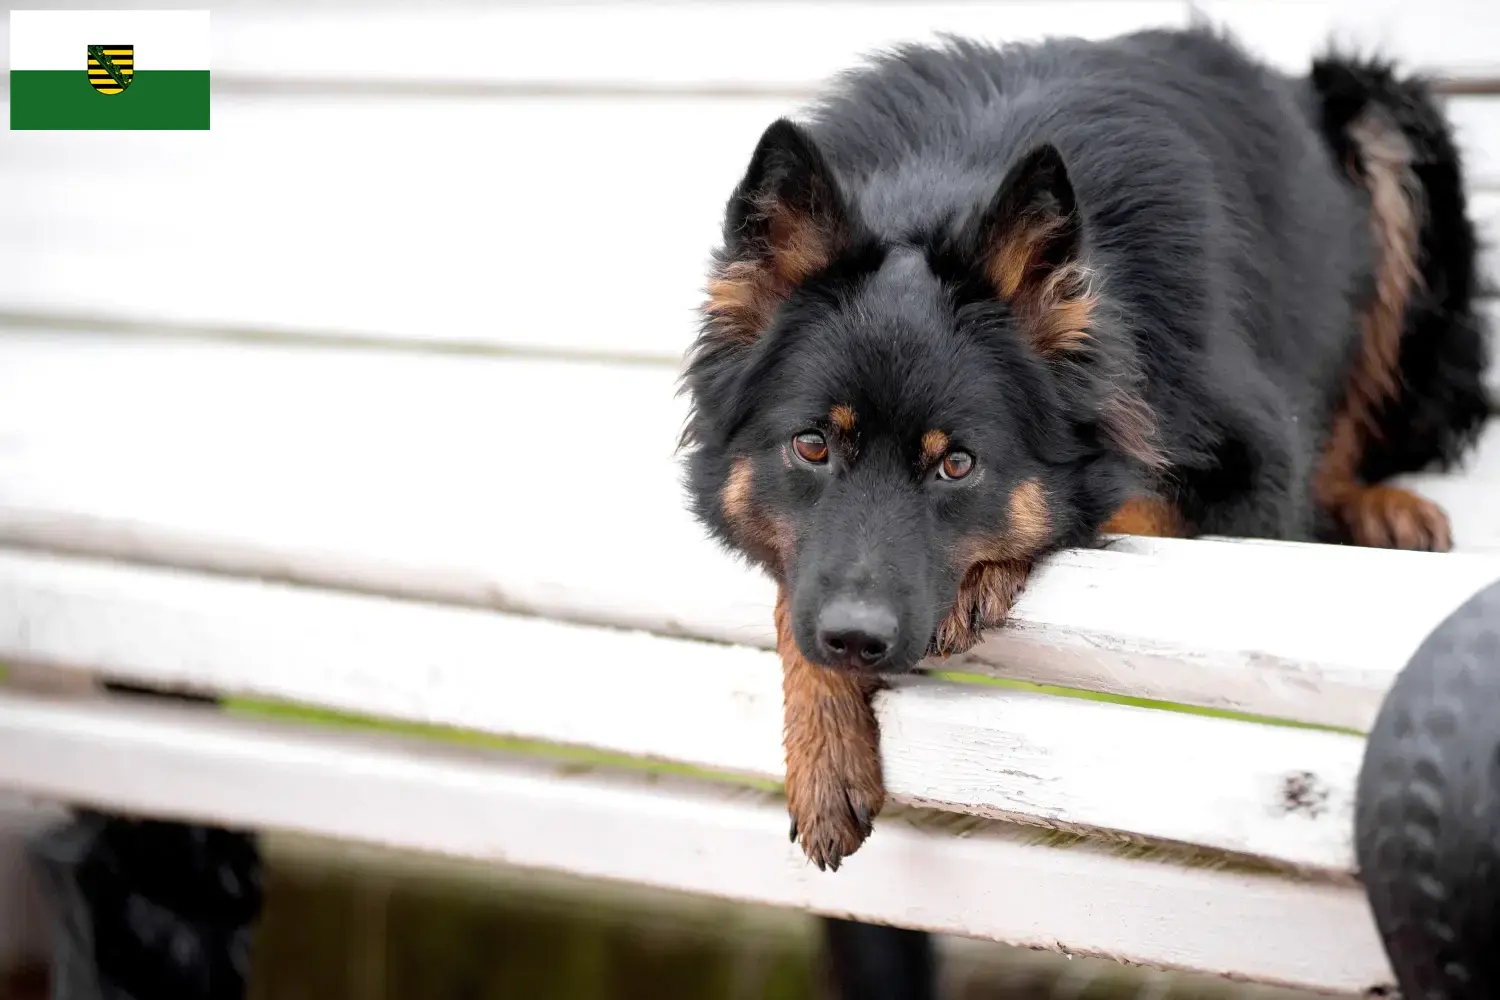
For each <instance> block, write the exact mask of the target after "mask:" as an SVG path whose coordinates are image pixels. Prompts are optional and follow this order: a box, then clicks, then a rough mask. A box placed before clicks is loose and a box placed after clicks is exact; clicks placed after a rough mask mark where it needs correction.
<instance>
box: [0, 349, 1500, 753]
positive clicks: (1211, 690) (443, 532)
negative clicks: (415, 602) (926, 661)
mask: <svg viewBox="0 0 1500 1000" xmlns="http://www.w3.org/2000/svg"><path fill="white" fill-rule="evenodd" d="M673 389H674V380H673V376H672V373H671V372H670V371H667V370H664V369H656V368H650V367H633V368H632V367H621V366H607V365H585V364H564V363H557V362H539V361H520V360H515V359H496V358H465V357H453V356H441V355H423V354H401V353H396V354H388V353H386V352H382V351H377V350H366V351H348V350H334V349H318V348H301V349H287V348H273V347H252V346H245V345H233V346H230V345H221V344H198V343H190V342H182V341H177V342H171V341H167V342H163V341H152V340H148V339H136V338H123V339H122V338H110V337H98V338H93V337H87V336H83V335H70V336H66V337H61V338H53V337H47V336H40V335H38V336H31V335H22V334H18V333H11V334H8V335H5V336H3V337H0V540H9V541H11V542H17V543H22V544H26V545H40V546H44V547H56V548H63V549H71V550H74V551H79V552H85V553H99V554H109V555H119V556H124V557H127V558H133V559H140V560H145V561H157V562H164V563H170V564H177V565H182V566H188V567H201V568H212V569H219V570H224V571H228V572H234V573H243V574H251V575H263V576H269V577H273V578H284V579H292V580H300V581H306V582H311V583H318V584H324V585H331V586H337V587H352V588H356V589H364V590H374V591H382V592H387V593H392V594H402V595H412V596H420V597H424V598H435V599H439V600H446V601H455V602H462V603H468V604H477V605H483V606H486V607H494V608H500V609H508V610H518V611H526V612H531V613H536V614H541V615H545V616H548V617H555V618H564V619H572V620H578V621H585V622H592V623H600V624H609V625H621V626H626V627H631V628H645V629H650V630H652V631H658V632H666V633H673V634H684V635H691V636H698V637H703V638H713V639H728V640H731V641H735V642H748V643H752V644H758V645H769V643H770V639H771V635H770V622H771V615H770V604H771V598H772V594H771V587H770V584H769V583H768V582H767V581H766V580H764V579H763V578H761V577H760V576H758V575H756V574H754V573H752V572H751V571H749V570H747V569H744V568H742V567H740V566H738V565H736V564H735V563H734V562H733V561H732V560H730V559H729V558H727V557H726V556H725V555H724V554H723V553H722V552H720V551H719V550H718V549H716V548H715V547H714V546H713V545H711V544H710V543H709V542H708V541H707V540H706V539H705V538H704V536H703V533H702V531H701V529H700V528H699V527H698V526H697V525H696V524H695V523H694V522H693V521H692V520H691V518H690V517H689V515H688V514H687V513H686V511H685V510H684V508H683V498H682V494H681V490H680V487H679V485H678V475H679V468H678V465H677V462H676V459H675V457H674V454H673V450H674V446H675V441H676V434H677V431H678V429H679V428H680V426H681V422H682V417H683V411H682V400H681V399H679V398H676V397H674V395H673ZM579 400H587V401H588V405H586V406H580V405H578V401H579ZM601 414H608V418H607V419H601V416H600V415H601ZM532 428H545V429H546V431H547V437H546V440H547V442H548V445H547V446H548V447H549V448H550V447H553V446H554V445H555V443H556V442H587V443H588V447H589V469H588V479H589V483H590V484H591V485H590V488H586V489H579V488H576V486H575V484H572V483H569V484H567V485H566V486H557V485H556V484H552V483H550V482H549V480H548V479H547V478H546V477H545V476H540V477H539V476H538V474H537V468H536V465H535V461H534V460H533V456H532V455H530V454H528V453H526V452H525V451H524V449H522V448H520V445H519V444H518V443H519V442H525V441H527V440H530V439H531V429H532ZM604 498H607V499H604ZM1455 513H1456V514H1462V516H1475V517H1484V518H1486V519H1488V520H1487V523H1488V522H1492V521H1493V514H1492V513H1490V512H1488V511H1485V510H1482V509H1480V508H1479V505H1470V506H1469V507H1466V508H1465V510H1464V511H1463V512H1458V511H1456V512H1455ZM1457 530H1458V532H1459V533H1460V537H1464V533H1465V532H1467V531H1469V530H1470V529H1469V528H1468V527H1466V525H1465V523H1464V522H1462V521H1460V522H1459V523H1458V525H1457ZM1497 577H1500V561H1497V560H1496V559H1494V558H1487V557H1483V556H1479V555H1468V556H1465V555H1453V556H1431V555H1426V554H1419V553H1391V552H1374V551H1360V550H1354V549H1342V548H1333V547H1323V546H1286V547H1284V548H1280V549H1276V550H1274V551H1261V550H1255V551H1251V550H1250V549H1247V548H1245V547H1242V546H1241V547H1237V546H1233V545H1226V544H1223V543H1204V542H1171V541H1155V542H1134V543H1130V544H1125V545H1120V546H1117V547H1115V548H1114V549H1110V550H1104V551H1091V552H1070V553H1066V554H1063V555H1061V556H1059V557H1057V558H1055V559H1054V560H1052V561H1051V562H1050V563H1049V564H1048V565H1047V566H1046V567H1045V568H1044V569H1043V570H1042V572H1040V573H1039V574H1038V575H1037V576H1036V578H1035V580H1034V583H1033V585H1032V586H1031V588H1030V589H1029V590H1028V593H1027V596H1026V597H1025V598H1024V599H1023V600H1022V601H1021V602H1020V604H1019V605H1018V607H1017V609H1016V613H1015V623H1016V627H1014V628H1012V629H1009V630H1006V631H1003V632H1001V633H1000V634H998V635H997V636H996V637H994V638H992V639H990V640H988V641H987V642H986V643H985V644H984V645H983V646H981V647H980V648H979V649H978V650H976V651H975V653H974V654H972V655H971V656H970V657H967V658H963V659H960V660H956V661H954V662H953V663H952V664H950V665H952V666H955V667H958V668H962V669H974V670H983V671H988V672H998V673H1003V674H1005V675H1007V676H1013V677H1019V678H1023V679H1028V680H1038V681H1045V682H1052V683H1062V684H1068V685H1073V686H1079V687H1088V688H1097V689H1099V690H1104V691H1109V692H1114V693H1121V694H1131V695H1138V696H1142V697H1151V698H1161V699H1163V700H1177V701H1182V702H1185V703H1189V704H1207V705H1211V706H1215V707H1222V708H1230V709H1236V710H1240V711H1246V712H1255V713H1259V714H1264V715H1272V716H1278V717H1286V718H1296V719H1302V720H1305V721H1312V722H1321V723H1327V724H1330V725H1339V726H1347V727H1354V728H1359V727H1363V726H1365V725H1367V724H1368V723H1369V722H1370V720H1371V719H1372V718H1373V715H1374V712H1375V710H1376V708H1377V707H1378V704H1379V699H1380V696H1381V694H1382V693H1383V692H1384V690H1385V689H1386V686H1387V685H1388V684H1389V682H1390V679H1391V677H1392V676H1393V675H1394V672H1395V671H1396V670H1398V669H1399V668H1400V667H1401V666H1402V665H1403V664H1404V662H1405V660H1406V657H1407V656H1408V655H1409V654H1410V653H1411V652H1412V651H1413V650H1414V649H1415V648H1416V646H1417V644H1418V643H1419V642H1420V641H1421V640H1422V638H1423V637H1424V636H1425V635H1426V634H1427V632H1428V630H1429V629H1430V628H1431V627H1432V626H1433V625H1434V624H1435V623H1436V622H1437V621H1439V620H1440V619H1441V618H1442V617H1444V616H1445V615H1446V613H1447V612H1448V611H1449V610H1451V609H1452V608H1453V607H1455V606H1456V605H1457V604H1458V603H1460V602H1461V601H1462V600H1463V599H1465V598H1466V597H1467V596H1468V595H1470V594H1471V593H1473V592H1474V591H1475V590H1477V589H1478V588H1479V587H1480V586H1482V585H1483V584H1485V583H1487V582H1489V581H1490V580H1493V579H1495V578H1497ZM1206 580H1208V581H1213V586H1211V587H1209V586H1205V581H1206ZM1372 622H1374V623H1377V624H1376V625H1373V626H1372V625H1371V623H1372Z"/></svg>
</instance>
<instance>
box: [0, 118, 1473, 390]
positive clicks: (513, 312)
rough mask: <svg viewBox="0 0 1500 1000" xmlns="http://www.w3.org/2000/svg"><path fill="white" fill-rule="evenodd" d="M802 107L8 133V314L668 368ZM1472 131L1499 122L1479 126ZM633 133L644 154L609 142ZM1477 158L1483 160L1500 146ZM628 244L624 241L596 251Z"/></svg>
mask: <svg viewBox="0 0 1500 1000" xmlns="http://www.w3.org/2000/svg"><path fill="white" fill-rule="evenodd" d="M795 104H796V102H795V101H794V100H790V99H771V98H760V99H749V100H732V101H731V100H704V99H692V98H683V97H656V98H649V99H645V98H643V99H639V100H630V101H621V100H612V99H607V98H595V99H591V100H554V99H546V98H538V97H533V98H529V99H521V98H517V99H507V100H488V101H487V100H480V99H477V98H456V97H448V98H443V99H382V98H379V97H362V96H350V95H344V96H330V95H302V96H298V97H297V98H296V99H291V98H287V97H277V96H266V95H259V96H258V95H254V94H244V93H237V92H230V93H226V94H222V95H219V96H217V97H216V98H215V105H214V120H215V128H214V129H213V131H211V132H208V133H198V132H176V133H174V132H137V133H119V134H113V133H111V134H110V138H109V139H108V142H109V153H110V155H109V157H107V158H106V157H103V156H101V155H100V154H101V150H102V147H101V146H100V145H99V143H101V142H104V141H106V140H104V139H102V138H100V136H101V135H103V134H104V133H90V132H18V133H16V134H15V135H14V136H11V137H10V138H9V140H8V145H7V154H6V156H5V157H4V158H3V160H0V189H3V190H9V191H17V192H18V191H25V192H26V197H24V198H19V197H12V198H6V199H0V318H4V316H5V315H7V314H9V315H11V316H12V317H14V314H16V313H18V312H19V313H23V314H28V315H32V316H39V317H44V318H46V317H63V318H69V317H72V318H75V319H76V318H77V317H85V318H87V317H93V318H95V319H99V318H107V319H108V320H110V321H120V320H123V321H129V322H139V323H146V324H162V323H164V324H180V325H185V326H188V327H208V328H213V329H224V330H231V331H246V332H249V333H253V334H260V333H273V334H274V333H276V332H278V331H292V332H306V333H312V334H318V335H321V336H330V337H339V336H346V337H349V338H360V337H365V338H369V337H376V338H391V339H398V340H402V341H406V342H411V343H420V344H434V345H441V344H466V345H488V346H496V347H499V346H504V345H512V346H520V347H526V348H529V349H532V350H540V351H546V352H559V351H591V352H596V353H598V354H601V355H607V356H613V355H621V354H623V355H632V356H636V355H644V356H648V357H651V358H655V359H658V360H660V361H662V362H664V363H667V364H676V363H677V362H678V360H679V359H680V357H681V355H682V352H683V350H684V349H685V348H686V347H687V346H688V344H689V343H690V342H691V339H692V336H693V334H694V332H695V329H696V325H695V320H694V314H693V310H694V309H695V308H696V307H697V305H698V304H699V303H700V301H701V298H702V295H701V288H702V285H703V281H704V269H705V262H706V261H707V259H708V254H709V251H710V249H711V248H712V247H713V245H714V244H715V242H716V241H717V238H718V232H717V230H718V225H719V217H720V214H721V212H722V209H723V205H724V199H725V198H726V197H727V196H728V193H729V191H730V190H731V188H732V187H733V185H734V184H735V182H736V181H737V180H738V179H739V176H740V173H741V171H743V169H744V167H745V164H746V162H747V161H748V158H749V155H750V153H751V150H752V148H753V146H754V143H755V140H756V138H757V137H758V136H759V134H760V132H761V130H762V129H763V128H764V127H765V125H766V124H768V123H769V122H770V121H771V120H772V119H773V118H774V117H775V116H776V115H778V114H780V113H782V112H784V111H787V110H790V109H791V108H793V107H794V106H795ZM1484 106H1485V108H1486V109H1490V108H1500V100H1494V99H1484ZM1485 114H1486V117H1484V118H1483V119H1482V122H1481V124H1483V123H1488V122H1490V121H1491V117H1492V115H1491V112H1490V111H1486V113H1485ZM476 120H482V121H483V122H484V123H485V125H484V127H483V128H476V127H475V122H476ZM1495 131H1497V132H1500V129H1496V130H1495ZM392 135H400V136H402V141H401V142H399V143H391V142H389V141H388V140H389V137H390V136H392ZM535 135H546V136H547V137H548V139H547V143H546V147H545V150H546V151H545V154H544V155H532V156H506V157H505V158H504V159H503V162H498V163H497V162H496V157H497V154H498V153H500V152H501V151H503V150H504V148H505V143H506V140H504V139H502V138H497V137H506V136H535ZM1465 135H1466V136H1467V135H1472V136H1475V137H1477V138H1478V139H1480V140H1481V141H1486V142H1487V141H1489V139H1490V137H1491V132H1489V131H1486V130H1484V129H1482V128H1481V129H1476V128H1474V127H1472V122H1471V123H1470V127H1466V131H1465ZM1494 138H1495V139H1496V140H1497V141H1500V135H1496V136H1494ZM641 143H647V144H649V146H650V148H651V150H652V155H650V156H643V155H636V154H635V153H632V155H629V156H622V155H618V154H619V153H620V152H622V151H625V150H632V151H634V150H635V149H636V148H637V146H638V145H639V144H641ZM372 146H378V147H379V148H380V149H381V155H380V156H379V157H375V158H371V157H369V156H367V155H365V153H364V151H366V150H368V149H370V148H371V147H372ZM276 149H296V150H297V151H298V154H297V155H296V156H268V155H267V151H268V150H276ZM1487 153H1488V157H1489V158H1488V159H1487V158H1484V157H1481V158H1480V159H1479V160H1478V161H1477V163H1478V166H1480V167H1484V166H1485V165H1486V164H1488V163H1491V162H1496V161H1500V148H1496V149H1493V150H1488V151H1487ZM601 158H603V159H604V160H607V161H608V162H609V170H608V180H607V183H606V186H605V187H603V188H601V187H600V174H599V170H600V167H599V164H600V163H601ZM106 164H107V165H106ZM1494 174H1495V177H1496V179H1497V180H1500V168H1497V169H1496V170H1495V171H1494ZM434 177H441V178H442V180H441V182H438V183H434V182H433V178H434ZM607 191H615V192H619V191H629V192H631V195H630V197H629V198H625V199H620V198H611V197H607V196H605V194H604V192H607ZM1474 212H1475V214H1476V216H1477V217H1478V218H1480V219H1481V220H1483V222H1484V225H1485V228H1486V232H1487V233H1488V243H1489V245H1495V244H1500V193H1495V192H1482V193H1480V194H1478V195H1476V197H1475V199H1474ZM101 218H120V219H126V218H128V219H129V220H130V222H129V224H128V239H129V242H130V253H129V254H124V255H122V254H120V253H119V252H118V251H117V248H114V247H112V246H104V245H101V244H100V243H99V241H98V239H97V223H98V220H99V219H101ZM205 219H212V220H213V224H212V225H211V226H205V224H204V220H205ZM620 241H625V242H628V244H629V245H630V247H631V251H630V252H629V253H625V254H621V253H610V252H608V251H607V250H605V248H606V247H608V246H611V245H617V244H618V243H619V242H620ZM601 254H607V256H608V264H607V266H606V265H603V264H602V263H601V262H600V260H599V257H600V255H601ZM1490 262H1491V273H1497V269H1496V268H1494V267H1493V262H1494V259H1493V257H1491V258H1490ZM580 289H584V290H585V291H586V295H585V296H584V297H583V298H582V299H580V297H579V294H580ZM1497 377H1500V376H1497Z"/></svg>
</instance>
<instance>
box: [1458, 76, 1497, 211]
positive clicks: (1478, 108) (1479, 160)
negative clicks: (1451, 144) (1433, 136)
mask: <svg viewBox="0 0 1500 1000" xmlns="http://www.w3.org/2000/svg"><path fill="white" fill-rule="evenodd" d="M1444 108H1445V110H1446V112H1447V115H1448V119H1449V121H1450V122H1452V124H1453V133H1454V137H1455V138H1456V139H1457V141H1458V148H1459V150H1460V151H1461V152H1462V153H1463V158H1464V176H1465V178H1466V179H1467V181H1468V183H1469V187H1470V188H1471V189H1472V190H1485V191H1493V190H1496V189H1500V96H1484V97H1477V96H1453V97H1449V98H1447V99H1446V100H1445V101H1444Z"/></svg>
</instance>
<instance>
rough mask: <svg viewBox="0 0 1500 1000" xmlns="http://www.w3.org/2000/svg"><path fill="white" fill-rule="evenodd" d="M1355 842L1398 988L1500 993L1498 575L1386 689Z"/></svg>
mask: <svg viewBox="0 0 1500 1000" xmlns="http://www.w3.org/2000/svg"><path fill="white" fill-rule="evenodd" d="M1355 848H1356V853H1357V855H1358V859H1359V866H1360V871H1361V873H1362V877H1363V879H1364V884H1365V888H1366V891H1367V892H1368V893H1369V897H1370V905H1371V908H1372V909H1373V910H1374V913H1375V922H1376V925H1377V927H1378V928H1379V930H1380V934H1381V937H1382V939H1383V941H1384V943H1385V948H1386V952H1387V954H1389V956H1390V959H1391V964H1392V966H1393V968H1394V969H1395V972H1396V980H1397V983H1398V984H1399V986H1400V989H1401V992H1402V995H1404V996H1406V997H1409V998H1411V1000H1418V998H1420V1000H1494V998H1495V997H1500V583H1497V584H1494V585H1492V586H1490V587H1488V588H1486V589H1485V590H1483V591H1481V592H1480V593H1478V594H1476V595H1475V596H1474V597H1472V598H1470V599H1469V601H1468V602H1467V603H1465V604H1464V605H1463V606H1462V607H1460V608H1459V609H1458V610H1457V611H1455V612H1454V613H1453V614H1452V615H1451V616H1449V618H1448V619H1447V620H1445V621H1444V622H1443V623H1442V624H1441V625H1439V626H1438V628H1437V629H1436V630H1434V631H1433V633H1432V634H1431V635H1430V636H1428V638H1427V640H1426V641H1425V642H1424V643H1422V645H1421V647H1420V648H1418V650H1417V652H1416V653H1415V654H1414V655H1413V656H1412V658H1411V661H1410V662H1409V663H1408V664H1407V666H1406V668H1405V669H1404V670H1403V671H1402V672H1401V676H1400V677H1399V678H1397V680H1396V684H1395V686H1394V687H1393V688H1392V689H1391V692H1390V694H1388V695H1387V696H1386V700H1385V704H1384V705H1383V706H1382V707H1381V710H1380V715H1379V717H1378V718H1377V720H1376V722H1375V727H1374V729H1373V731H1372V732H1371V733H1370V741H1369V746H1368V748H1367V749H1366V751H1365V759H1364V764H1363V767H1362V768H1361V771H1360V776H1359V788H1358V792H1357V798H1356V810H1355Z"/></svg>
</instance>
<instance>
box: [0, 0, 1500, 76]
mask: <svg viewBox="0 0 1500 1000" xmlns="http://www.w3.org/2000/svg"><path fill="white" fill-rule="evenodd" d="M44 6H45V5H44ZM1194 7H1196V8H1198V9H1199V10H1200V11H1203V12H1204V13H1206V14H1207V15H1208V16H1210V17H1212V18H1213V19H1214V20H1215V21H1217V22H1218V23H1221V24H1227V25H1229V26H1230V27H1232V28H1233V29H1235V30H1236V31H1238V32H1240V33H1242V34H1244V35H1245V36H1246V38H1247V40H1249V41H1250V42H1251V43H1252V44H1253V46H1254V47H1256V48H1257V49H1260V50H1263V51H1266V52H1267V53H1268V54H1269V55H1270V56H1271V57H1274V58H1275V59H1277V60H1278V61H1280V62H1282V63H1284V64H1285V65H1287V66H1288V67H1289V68H1296V69H1300V68H1302V67H1303V66H1305V65H1306V61H1307V59H1308V57H1309V56H1310V54H1311V53H1313V52H1315V51H1317V50H1318V49H1319V48H1320V47H1321V46H1322V45H1323V44H1324V42H1325V40H1326V39H1327V38H1329V37H1330V36H1332V37H1339V38H1342V39H1345V40H1348V41H1350V42H1354V43H1358V44H1363V45H1380V46H1382V47H1384V48H1386V49H1388V50H1390V51H1391V52H1392V53H1393V54H1395V55H1398V56H1400V57H1401V58H1402V59H1404V60H1406V61H1409V62H1412V63H1413V64H1415V65H1418V66H1420V67H1422V68H1424V69H1436V70H1440V71H1445V72H1460V73H1464V72H1466V73H1471V74H1472V73H1484V72H1489V71H1492V70H1495V69H1497V68H1500V59H1497V58H1496V56H1495V54H1494V52H1493V51H1492V49H1491V48H1490V47H1489V45H1488V40H1489V39H1490V38H1491V37H1492V36H1493V35H1494V33H1495V31H1496V30H1500V25H1497V22H1496V20H1495V18H1496V15H1495V13H1494V10H1493V7H1492V6H1491V5H1490V4H1488V3H1486V2H1485V0H1435V2H1431V3H1425V4H1421V5H1419V6H1414V5H1412V4H1411V3H1409V2H1407V0H1373V2H1372V0H1272V2H1262V0H1254V2H1249V0H1198V2H1196V3H1188V2H1180V0H1129V2H1118V0H1117V2H1108V0H1051V2H1039V0H1010V2H1005V3H1000V4H993V3H979V2H943V3H931V4H921V3H913V2H909V0H908V2H891V3H887V2H882V3H873V4H864V5H862V6H860V7H858V8H851V6H850V5H849V4H848V3H839V2H806V3H795V4H793V3H790V2H751V0H739V2H716V3H693V4H684V3H670V2H665V3H663V2H655V3H613V4H610V3H606V4H599V3H586V4H579V3H551V4H531V5H524V4H488V5H485V6H484V7H472V6H468V5H460V4H428V5H426V6H424V8H423V9H422V10H421V11H420V12H417V11H413V10H397V9H391V8H382V7H379V6H376V5H370V4H319V5H299V6H298V7H295V8H287V7H280V8H273V7H271V5H268V4H252V3H231V4H227V5H220V6H219V7H216V8H215V11H214V19H213V29H214V32H213V33H214V52H213V65H214V72H215V74H216V76H218V77H219V78H220V79H228V80H241V79H258V80H301V81H309V80H319V81H359V82H391V81H400V82H417V83H455V82H457V83H466V84H517V83H522V84H549V83H550V84H564V85H573V86H576V85H579V84H583V85H590V86H612V85H626V86H649V87H726V86H727V87H759V88H767V89H780V90H786V89H809V88H811V87H814V86H817V85H818V84H819V83H820V82H822V81H824V80H825V79H827V78H828V77H829V76H830V75H832V74H833V73H836V72H838V71H839V70H842V69H844V68H845V67H847V66H848V65H849V64H850V63H851V62H853V61H855V60H857V59H858V58H859V57H861V56H862V55H864V54H865V53H868V52H870V51H872V50H875V49H878V48H883V47H886V46H889V45H891V44H895V43H898V42H901V41H908V40H922V39H930V38H931V37H933V36H934V35H935V34H936V33H938V32H953V33H957V34H962V35H968V36H972V37H976V38H982V39H986V40H992V41H1010V40H1032V39H1037V38H1041V37H1045V36H1047V35H1063V34H1066V35H1083V36H1086V37H1094V38H1099V37H1107V36H1109V35H1114V34H1118V33H1121V32H1125V31H1131V30H1136V29H1138V28H1142V27H1148V26H1151V27H1155V26H1173V25H1182V24H1185V23H1187V21H1188V19H1189V16H1190V9H1191V8H1194ZM625 39H628V40H629V41H628V42H626V41H623V40H625ZM6 52H7V49H6V48H5V47H0V54H3V53H6ZM363 52H390V53H399V56H397V57H394V58H390V59H384V60H380V61H378V62H377V63H376V64H374V65H372V64H371V63H370V62H369V61H368V60H366V59H362V58H361V56H360V54H361V53H363ZM768 53H774V55H775V57H774V58H767V54H768Z"/></svg>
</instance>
